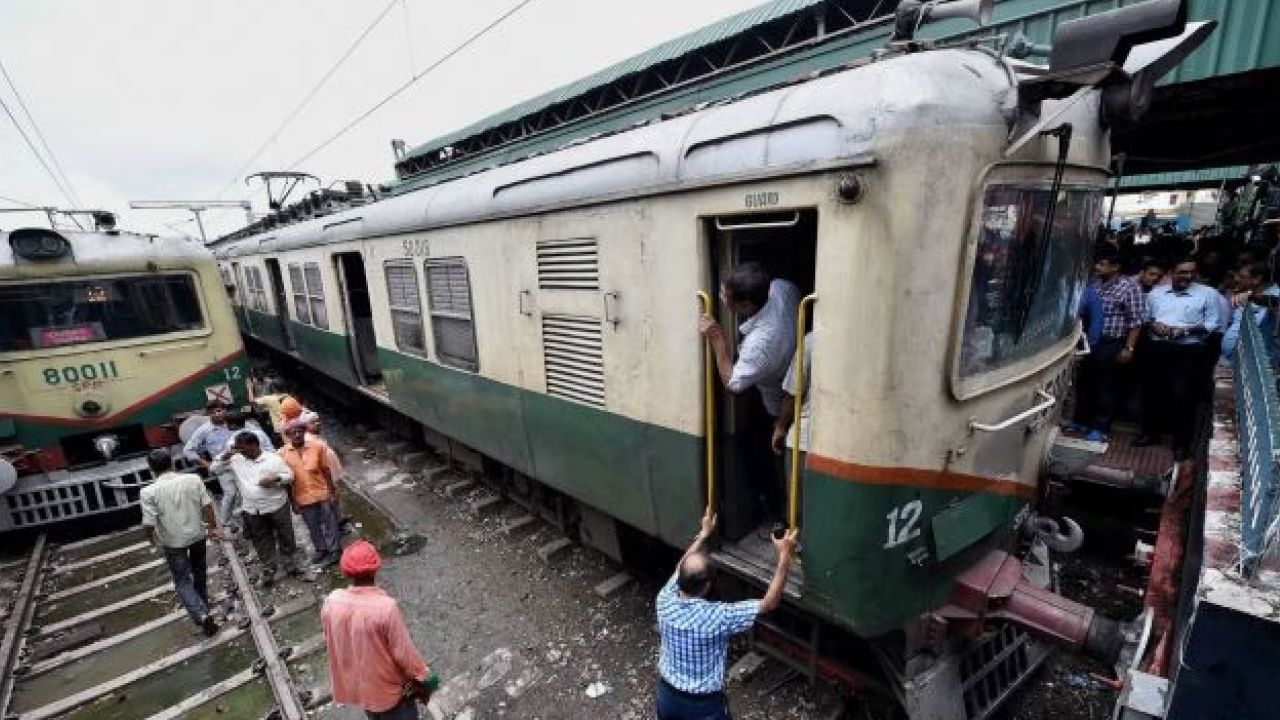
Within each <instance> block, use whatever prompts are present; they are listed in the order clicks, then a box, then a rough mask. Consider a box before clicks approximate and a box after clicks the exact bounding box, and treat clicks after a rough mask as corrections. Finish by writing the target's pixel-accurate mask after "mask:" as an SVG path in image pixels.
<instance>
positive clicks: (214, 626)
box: [200, 615, 220, 637]
mask: <svg viewBox="0 0 1280 720" xmlns="http://www.w3.org/2000/svg"><path fill="white" fill-rule="evenodd" d="M219 629H220V628H219V627H218V622H217V621H216V620H214V619H213V615H205V616H204V619H203V620H201V621H200V630H201V631H202V632H203V633H204V635H205V637H213V636H214V635H217V634H218V630H219Z"/></svg>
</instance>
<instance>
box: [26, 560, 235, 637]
mask: <svg viewBox="0 0 1280 720" xmlns="http://www.w3.org/2000/svg"><path fill="white" fill-rule="evenodd" d="M215 577H217V576H215ZM170 582H171V581H170V580H169V570H168V569H167V568H165V567H164V566H160V567H156V568H151V569H150V570H146V571H144V572H140V573H138V574H137V575H130V576H129V577H127V578H124V579H122V580H116V581H114V582H111V583H108V584H106V585H103V586H101V587H96V588H93V589H90V590H85V591H84V592H79V593H76V594H75V595H71V596H70V597H66V598H63V599H61V600H55V601H52V602H48V603H44V604H42V605H41V606H40V609H39V610H38V611H37V615H38V616H39V618H40V620H39V622H40V624H42V625H47V624H49V623H51V622H58V621H59V620H66V619H67V618H70V617H75V616H76V615H79V614H81V613H85V612H88V611H90V610H93V609H95V608H100V607H102V606H103V605H110V604H111V603H113V602H117V601H120V600H123V599H125V598H127V597H132V596H134V595H137V594H138V593H140V592H145V591H147V590H150V589H151V588H153V587H156V586H158V585H161V584H169V583H170ZM64 587H70V586H64ZM55 590H56V589H55Z"/></svg>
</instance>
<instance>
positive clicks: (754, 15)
mask: <svg viewBox="0 0 1280 720" xmlns="http://www.w3.org/2000/svg"><path fill="white" fill-rule="evenodd" d="M823 2H824V0H773V1H772V2H767V3H764V4H763V5H759V6H757V7H754V8H751V9H749V10H744V11H742V12H740V13H738V14H736V15H731V16H729V17H727V18H725V19H723V20H720V21H719V22H715V23H712V24H711V25H707V26H706V27H703V28H699V29H697V30H694V31H693V32H690V33H687V34H685V35H682V36H680V37H678V38H675V39H674V40H668V41H667V42H664V43H662V44H661V45H658V46H657V47H654V48H651V49H649V50H647V51H645V52H642V53H640V54H639V55H636V56H634V57H630V58H627V59H626V60H623V61H621V62H618V63H615V64H613V65H610V66H609V67H607V68H605V69H603V70H601V71H599V72H596V73H593V74H591V75H588V76H586V77H584V78H582V79H581V80H575V81H574V82H571V83H569V84H567V85H563V86H561V87H558V88H556V89H555V90H551V91H549V92H545V93H543V94H541V95H538V96H537V97H534V98H530V99H529V100H525V101H524V102H522V103H520V104H518V105H513V106H511V107H509V108H507V109H506V110H503V111H501V112H499V113H496V114H494V115H490V116H489V117H486V118H484V119H483V120H480V121H478V122H474V123H472V124H470V125H468V126H466V127H464V128H462V129H461V130H457V131H454V132H451V133H449V134H447V135H444V136H442V137H438V138H436V139H434V140H432V141H431V142H429V143H427V144H425V145H422V146H420V147H416V148H414V149H413V150H412V151H410V153H409V155H410V156H413V155H418V154H421V153H424V152H429V151H430V150H434V149H436V148H440V147H444V146H446V145H450V144H452V143H454V142H457V141H458V140H461V139H463V138H467V137H471V136H472V135H475V134H477V133H480V132H482V131H484V130H488V129H489V128H492V127H495V126H497V125H502V124H503V123H507V122H511V121H513V120H519V119H520V118H522V117H524V116H526V115H530V114H532V113H534V112H537V111H538V110H541V109H542V108H545V107H548V106H550V105H555V104H556V103H558V102H561V101H564V100H568V99H570V98H574V97H577V96H579V95H581V94H583V93H585V92H588V91H590V90H591V89H593V88H597V87H599V86H601V85H607V84H608V83H611V82H613V81H614V80H617V79H619V78H622V77H626V76H627V75H630V74H632V73H635V72H639V71H641V70H644V69H646V68H650V67H653V66H654V65H657V64H659V63H662V62H666V61H668V60H674V59H676V58H678V57H681V56H682V55H685V54H687V53H689V52H691V51H693V50H696V49H698V48H701V47H706V46H708V45H712V44H714V43H717V42H720V41H721V40H727V39H729V38H731V37H734V36H735V35H738V34H740V33H742V32H744V31H746V30H749V29H751V28H753V27H756V26H757V25H763V24H764V23H767V22H769V21H771V20H776V19H778V18H780V17H784V16H787V15H790V14H792V13H795V12H800V11H802V10H806V9H808V8H811V7H813V6H815V5H820V4H822V3H823Z"/></svg>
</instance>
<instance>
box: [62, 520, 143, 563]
mask: <svg viewBox="0 0 1280 720" xmlns="http://www.w3.org/2000/svg"><path fill="white" fill-rule="evenodd" d="M146 539H147V533H146V532H145V531H144V530H143V529H142V528H141V527H139V528H135V529H133V530H130V531H129V532H127V533H124V534H122V535H120V536H118V537H113V538H108V539H106V540H99V541H98V542H95V543H90V544H89V545H85V546H82V547H78V548H75V549H72V550H59V551H57V552H55V553H54V557H55V558H57V559H58V560H59V561H60V562H64V563H71V562H79V561H81V560H88V559H89V558H91V557H95V556H97V555H103V554H105V553H109V552H111V551H112V550H119V549H120V548H124V547H129V546H130V545H134V544H137V543H140V542H145V541H146Z"/></svg>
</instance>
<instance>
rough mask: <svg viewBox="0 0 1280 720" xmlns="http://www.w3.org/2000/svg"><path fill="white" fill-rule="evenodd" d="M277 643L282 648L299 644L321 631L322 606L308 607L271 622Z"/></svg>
mask: <svg viewBox="0 0 1280 720" xmlns="http://www.w3.org/2000/svg"><path fill="white" fill-rule="evenodd" d="M271 632H272V633H273V634H274V635H275V636H276V645H277V646H279V647H280V648H281V649H284V648H286V647H289V646H290V645H297V644H298V643H300V642H302V641H303V640H306V639H308V638H310V637H312V636H314V635H316V634H318V633H319V632H320V606H319V605H317V606H315V607H312V608H308V609H306V610H303V611H302V612H300V613H298V614H297V615H293V616H290V617H287V618H284V619H283V620H278V621H276V622H273V623H271Z"/></svg>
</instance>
